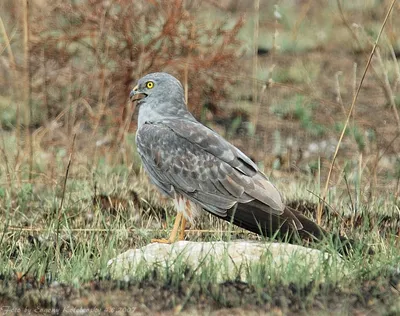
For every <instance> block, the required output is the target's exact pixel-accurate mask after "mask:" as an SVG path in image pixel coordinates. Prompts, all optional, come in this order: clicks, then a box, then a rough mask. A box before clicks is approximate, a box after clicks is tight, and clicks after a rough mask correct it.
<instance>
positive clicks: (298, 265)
mask: <svg viewBox="0 0 400 316" xmlns="http://www.w3.org/2000/svg"><path fill="white" fill-rule="evenodd" d="M182 263H184V264H185V265H187V266H188V267H191V268H192V269H194V270H195V271H196V273H201V271H202V269H203V268H208V269H210V267H211V269H212V270H213V271H214V272H215V273H216V274H215V275H216V280H217V281H222V280H228V279H236V278H238V277H239V278H240V279H241V280H242V281H247V278H248V276H249V275H250V274H251V269H252V268H254V267H255V266H257V265H260V264H263V265H265V266H266V267H267V269H270V270H271V273H272V271H273V270H275V272H276V269H278V270H279V271H280V272H281V273H285V271H289V270H290V271H292V272H293V271H297V272H295V273H302V274H305V275H306V276H309V277H310V279H313V278H317V279H319V280H321V281H322V279H323V278H324V277H323V276H322V275H321V274H323V272H322V271H323V270H324V269H325V270H324V271H326V266H327V265H329V266H332V265H334V267H333V268H335V269H337V270H338V272H343V269H342V267H341V266H342V263H343V262H342V260H341V259H340V257H339V256H335V255H332V254H328V253H324V252H322V251H319V250H316V249H310V248H305V247H302V246H297V245H291V244H285V243H268V242H259V241H242V240H239V241H231V242H223V241H216V242H190V241H179V242H176V243H173V244H161V243H152V244H149V245H147V246H144V247H142V248H139V249H130V250H128V251H126V252H124V253H122V254H120V255H119V256H117V257H116V258H113V259H111V260H109V261H108V266H109V269H110V272H111V274H112V276H113V277H114V278H120V279H121V278H125V277H126V276H138V274H139V272H140V271H142V272H143V269H147V270H149V269H154V268H161V271H162V269H163V268H164V269H165V268H168V269H169V270H170V269H173V268H174V265H176V264H182ZM274 274H275V273H274Z"/></svg>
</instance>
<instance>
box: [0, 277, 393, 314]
mask: <svg viewBox="0 0 400 316" xmlns="http://www.w3.org/2000/svg"><path fill="white" fill-rule="evenodd" d="M5 285H6V284H5V282H4V281H1V283H0V312H1V314H2V315H42V314H44V315H61V314H62V315H78V314H82V315H83V314H84V315H100V314H101V315H103V314H104V315H107V314H110V315H146V314H149V313H151V314H152V315H174V314H176V313H179V312H183V313H184V314H190V315H203V314H209V315H260V314H265V315H283V314H285V315H321V314H330V315H342V314H343V313H345V314H353V315H365V314H368V315H378V314H380V315H383V314H386V315H391V308H394V307H396V304H398V291H399V290H400V274H399V273H398V272H397V273H393V275H392V276H391V277H390V278H388V279H386V280H382V279H377V280H373V281H366V282H364V283H363V284H360V288H359V292H358V293H357V292H354V290H353V291H351V292H350V291H348V290H346V289H340V288H338V287H335V286H332V285H325V286H324V285H320V286H319V288H318V289H317V291H318V294H315V293H314V294H312V291H315V285H313V284H308V285H306V286H304V287H301V288H300V287H298V286H295V285H294V284H289V285H279V286H276V287H275V288H273V289H268V288H264V289H262V290H256V289H255V288H254V287H252V286H250V285H249V284H247V283H243V282H238V281H237V282H234V281H229V282H225V283H222V284H209V285H208V286H205V287H204V286H203V287H200V286H197V285H196V284H190V283H188V282H185V281H184V280H183V281H182V282H181V283H180V284H178V285H169V284H167V283H164V282H159V281H157V280H147V281H143V282H140V283H135V282H129V281H128V282H126V281H119V282H117V281H107V280H102V281H99V280H97V281H91V282H89V283H87V284H84V285H82V287H81V288H79V289H76V288H74V287H73V286H71V285H65V284H59V283H56V282H54V283H51V284H47V285H43V284H35V283H31V282H29V281H25V282H21V283H18V284H15V283H13V284H7V285H6V286H5ZM314 295H315V296H314ZM393 315H394V314H393Z"/></svg>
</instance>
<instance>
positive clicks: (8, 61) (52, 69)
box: [0, 0, 400, 201]
mask: <svg viewBox="0 0 400 316" xmlns="http://www.w3.org/2000/svg"><path fill="white" fill-rule="evenodd" d="M390 2H391V1H385V0H367V1H361V0H354V1H340V0H337V1H335V0H330V1H312V0H297V1H292V0H290V1H289V0H280V1H266V0H237V1H234V0H222V1H214V0H203V1H200V0H199V1H196V0H192V1H191V0H186V1H182V0H171V1H157V0H148V1H133V0H70V1H57V0H55V1H46V0H29V1H22V0H21V1H19V0H2V1H1V2H0V12H1V13H0V128H1V140H0V147H1V157H0V159H1V165H0V177H1V181H0V195H2V196H5V195H6V194H8V193H7V192H8V191H7V189H8V187H9V186H10V185H13V186H16V187H17V188H19V189H20V188H23V189H24V188H25V189H26V190H28V191H30V192H34V191H35V190H36V192H41V190H44V189H45V188H55V187H60V186H61V183H62V181H63V180H62V179H64V176H65V169H66V166H67V162H68V159H69V154H70V153H71V152H72V151H73V166H74V167H73V168H71V170H70V174H69V177H70V178H71V179H75V180H76V181H79V179H85V180H88V181H89V182H88V183H89V187H90V190H91V191H92V192H93V190H94V188H95V187H96V183H97V182H96V177H97V176H98V174H99V173H101V171H99V170H102V168H105V167H104V166H106V167H107V168H108V167H110V168H116V169H117V170H118V168H124V166H125V167H126V168H129V170H130V171H129V172H132V174H133V175H135V174H137V173H138V172H139V170H140V163H139V160H138V157H137V155H136V150H135V144H134V135H135V129H136V120H135V119H136V116H137V113H136V112H135V111H134V107H133V106H132V105H131V104H130V103H129V102H128V95H129V92H130V90H131V89H132V87H133V86H134V85H135V84H136V81H137V80H138V79H139V78H140V77H141V76H143V75H145V74H147V73H150V72H155V71H165V72H169V73H171V74H173V75H175V76H176V77H177V78H179V79H180V80H181V81H182V83H183V85H184V87H185V92H186V94H187V99H188V104H189V108H190V110H191V111H192V112H193V113H194V115H195V116H196V118H198V119H199V120H200V121H202V122H203V123H204V124H206V125H208V126H209V127H211V128H213V129H214V130H216V131H217V132H219V133H221V134H222V135H223V136H225V137H226V138H228V139H229V140H230V141H232V142H233V143H234V144H235V145H236V146H238V147H239V148H240V149H242V150H243V151H244V152H246V153H247V154H248V155H249V156H251V158H252V159H253V160H255V161H256V162H257V163H258V164H259V166H260V167H261V168H262V169H263V170H264V171H265V172H266V173H267V174H268V175H270V176H272V177H274V178H276V181H277V183H278V185H279V183H280V185H281V186H282V187H284V185H286V184H288V183H291V182H292V181H294V180H295V179H300V180H301V179H311V181H317V182H318V183H322V184H323V183H324V181H325V180H326V177H327V173H328V170H329V166H330V163H331V160H332V157H333V153H334V151H335V146H336V144H337V142H338V140H339V136H340V133H341V131H342V129H343V126H344V123H345V120H346V116H347V113H348V111H349V109H350V104H351V102H352V99H353V97H354V94H355V91H356V89H357V86H358V84H359V82H360V79H361V76H362V73H363V71H364V69H365V65H366V63H367V59H368V56H369V54H370V52H371V49H372V46H373V43H374V41H375V39H376V37H377V34H378V32H379V29H380V27H381V24H382V21H383V19H384V17H385V14H386V12H387V9H388V6H389V4H390ZM399 10H400V7H399V4H397V5H395V8H394V11H393V14H392V15H391V17H390V18H389V20H388V22H387V25H386V28H385V30H384V32H383V34H382V37H381V39H380V44H379V47H378V49H377V51H376V54H375V56H374V58H373V59H372V64H371V66H370V68H369V70H368V73H367V76H366V79H365V82H364V84H363V86H362V88H361V91H360V94H359V96H358V100H357V103H356V106H355V110H354V112H353V114H352V117H351V119H350V124H349V126H348V129H347V131H346V133H345V137H344V140H343V142H342V144H341V147H340V150H339V154H338V159H337V161H336V163H335V165H334V169H333V173H332V176H331V178H330V183H329V187H330V188H331V189H335V188H336V187H342V188H344V189H346V187H347V189H348V188H349V186H350V187H351V188H352V190H353V189H354V190H355V191H356V192H357V199H360V200H364V201H369V200H370V199H371V197H372V196H374V195H375V196H376V195H377V194H379V192H390V193H391V194H392V196H394V197H395V199H397V198H398V196H399V178H400V150H399V149H400V138H399V137H398V136H399V133H400V120H399V114H398V112H399V111H400V91H399V81H400V70H399V64H398V59H397V58H398V57H399V56H400V51H399V44H400V43H399V32H400V29H399V28H400V22H399V19H397V18H396V15H397V14H398V12H399ZM74 137H75V138H74ZM74 139H75V140H74ZM73 140H74V141H73ZM113 170H114V169H113ZM86 184H87V182H86ZM322 184H321V186H323V185H322ZM99 186H100V189H99V190H100V191H107V190H108V191H110V190H111V189H110V187H109V183H108V182H107V181H105V182H104V183H100V184H99ZM112 190H114V188H112ZM94 191H95V190H94Z"/></svg>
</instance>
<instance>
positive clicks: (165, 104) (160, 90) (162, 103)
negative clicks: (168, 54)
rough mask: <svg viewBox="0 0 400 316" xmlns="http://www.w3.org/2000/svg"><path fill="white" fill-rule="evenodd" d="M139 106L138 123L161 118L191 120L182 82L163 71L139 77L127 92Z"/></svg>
mask: <svg viewBox="0 0 400 316" xmlns="http://www.w3.org/2000/svg"><path fill="white" fill-rule="evenodd" d="M129 98H130V100H131V101H132V102H134V101H135V102H137V106H138V107H140V108H139V118H138V125H139V126H141V124H142V123H144V122H146V121H157V120H161V119H163V118H167V117H169V118H180V119H183V118H186V119H190V120H193V119H194V118H193V116H192V114H190V113H189V112H188V110H187V107H186V103H185V95H184V91H183V87H182V84H181V83H180V82H179V80H178V79H176V78H175V77H174V76H171V75H170V74H167V73H165V72H155V73H151V74H148V75H146V76H144V77H142V78H140V79H139V81H138V84H137V85H136V87H134V88H133V89H132V91H131V93H130V94H129Z"/></svg>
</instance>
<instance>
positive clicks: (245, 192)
mask: <svg viewBox="0 0 400 316" xmlns="http://www.w3.org/2000/svg"><path fill="white" fill-rule="evenodd" d="M130 98H131V100H132V101H136V102H137V106H138V107H139V117H138V129H137V133H136V145H137V150H138V152H139V155H140V157H141V159H142V162H143V166H144V168H145V170H146V171H147V173H148V175H149V177H150V180H151V182H152V183H153V184H154V185H155V186H156V187H157V188H158V189H159V190H160V191H161V192H162V193H164V194H166V195H168V196H170V197H171V198H173V199H174V203H175V206H176V208H177V211H178V215H177V217H176V221H175V224H174V228H173V230H172V232H171V236H170V237H169V238H168V239H162V240H157V241H159V242H168V243H171V242H174V241H175V240H176V238H177V237H179V239H183V238H184V236H183V232H184V229H185V221H186V220H190V221H193V219H194V218H195V217H196V216H197V215H198V214H199V213H200V212H201V211H202V210H205V211H207V212H209V213H211V214H213V215H215V216H217V217H219V218H222V219H224V220H227V221H229V222H232V223H233V224H235V225H237V226H239V227H242V228H244V229H247V230H249V231H252V232H254V233H257V234H261V235H264V236H268V237H278V236H279V237H284V238H286V239H287V240H288V241H290V240H292V239H293V238H296V237H300V238H303V239H304V238H307V239H308V238H310V237H311V238H315V239H321V238H322V237H323V236H324V235H325V232H324V231H323V230H322V228H321V227H319V226H318V225H317V224H316V223H314V222H313V221H311V220H310V219H308V218H307V217H305V216H304V215H302V214H300V213H299V212H296V211H295V210H290V209H289V208H288V207H286V206H285V204H284V203H283V201H282V197H281V195H280V193H279V191H278V190H277V189H276V187H275V186H274V185H273V184H272V183H271V182H270V181H269V180H268V178H267V177H266V176H265V175H264V174H263V173H262V172H261V171H260V170H259V169H258V167H257V165H256V164H255V163H254V162H253V161H252V160H251V159H250V158H248V157H247V156H246V155H245V154H244V153H243V152H241V151H240V150H239V149H238V148H236V147H235V146H233V145H232V144H230V143H229V142H228V141H226V140H225V139H224V138H223V137H222V136H220V135H218V134H217V133H215V132H214V131H212V130H211V129H209V128H207V127H206V126H204V125H203V124H201V123H200V122H198V121H197V120H196V119H195V118H194V117H193V115H192V114H191V113H190V112H189V111H188V110H187V107H186V103H185V98H184V92H183V87H182V84H181V83H180V82H179V81H178V80H177V79H176V78H175V77H173V76H171V75H169V74H167V73H162V72H160V73H151V74H148V75H146V76H144V77H143V78H141V79H140V80H139V81H138V85H137V86H136V87H135V88H134V89H133V90H132V91H131V93H130ZM179 226H181V227H180V228H179ZM178 231H179V236H178Z"/></svg>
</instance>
